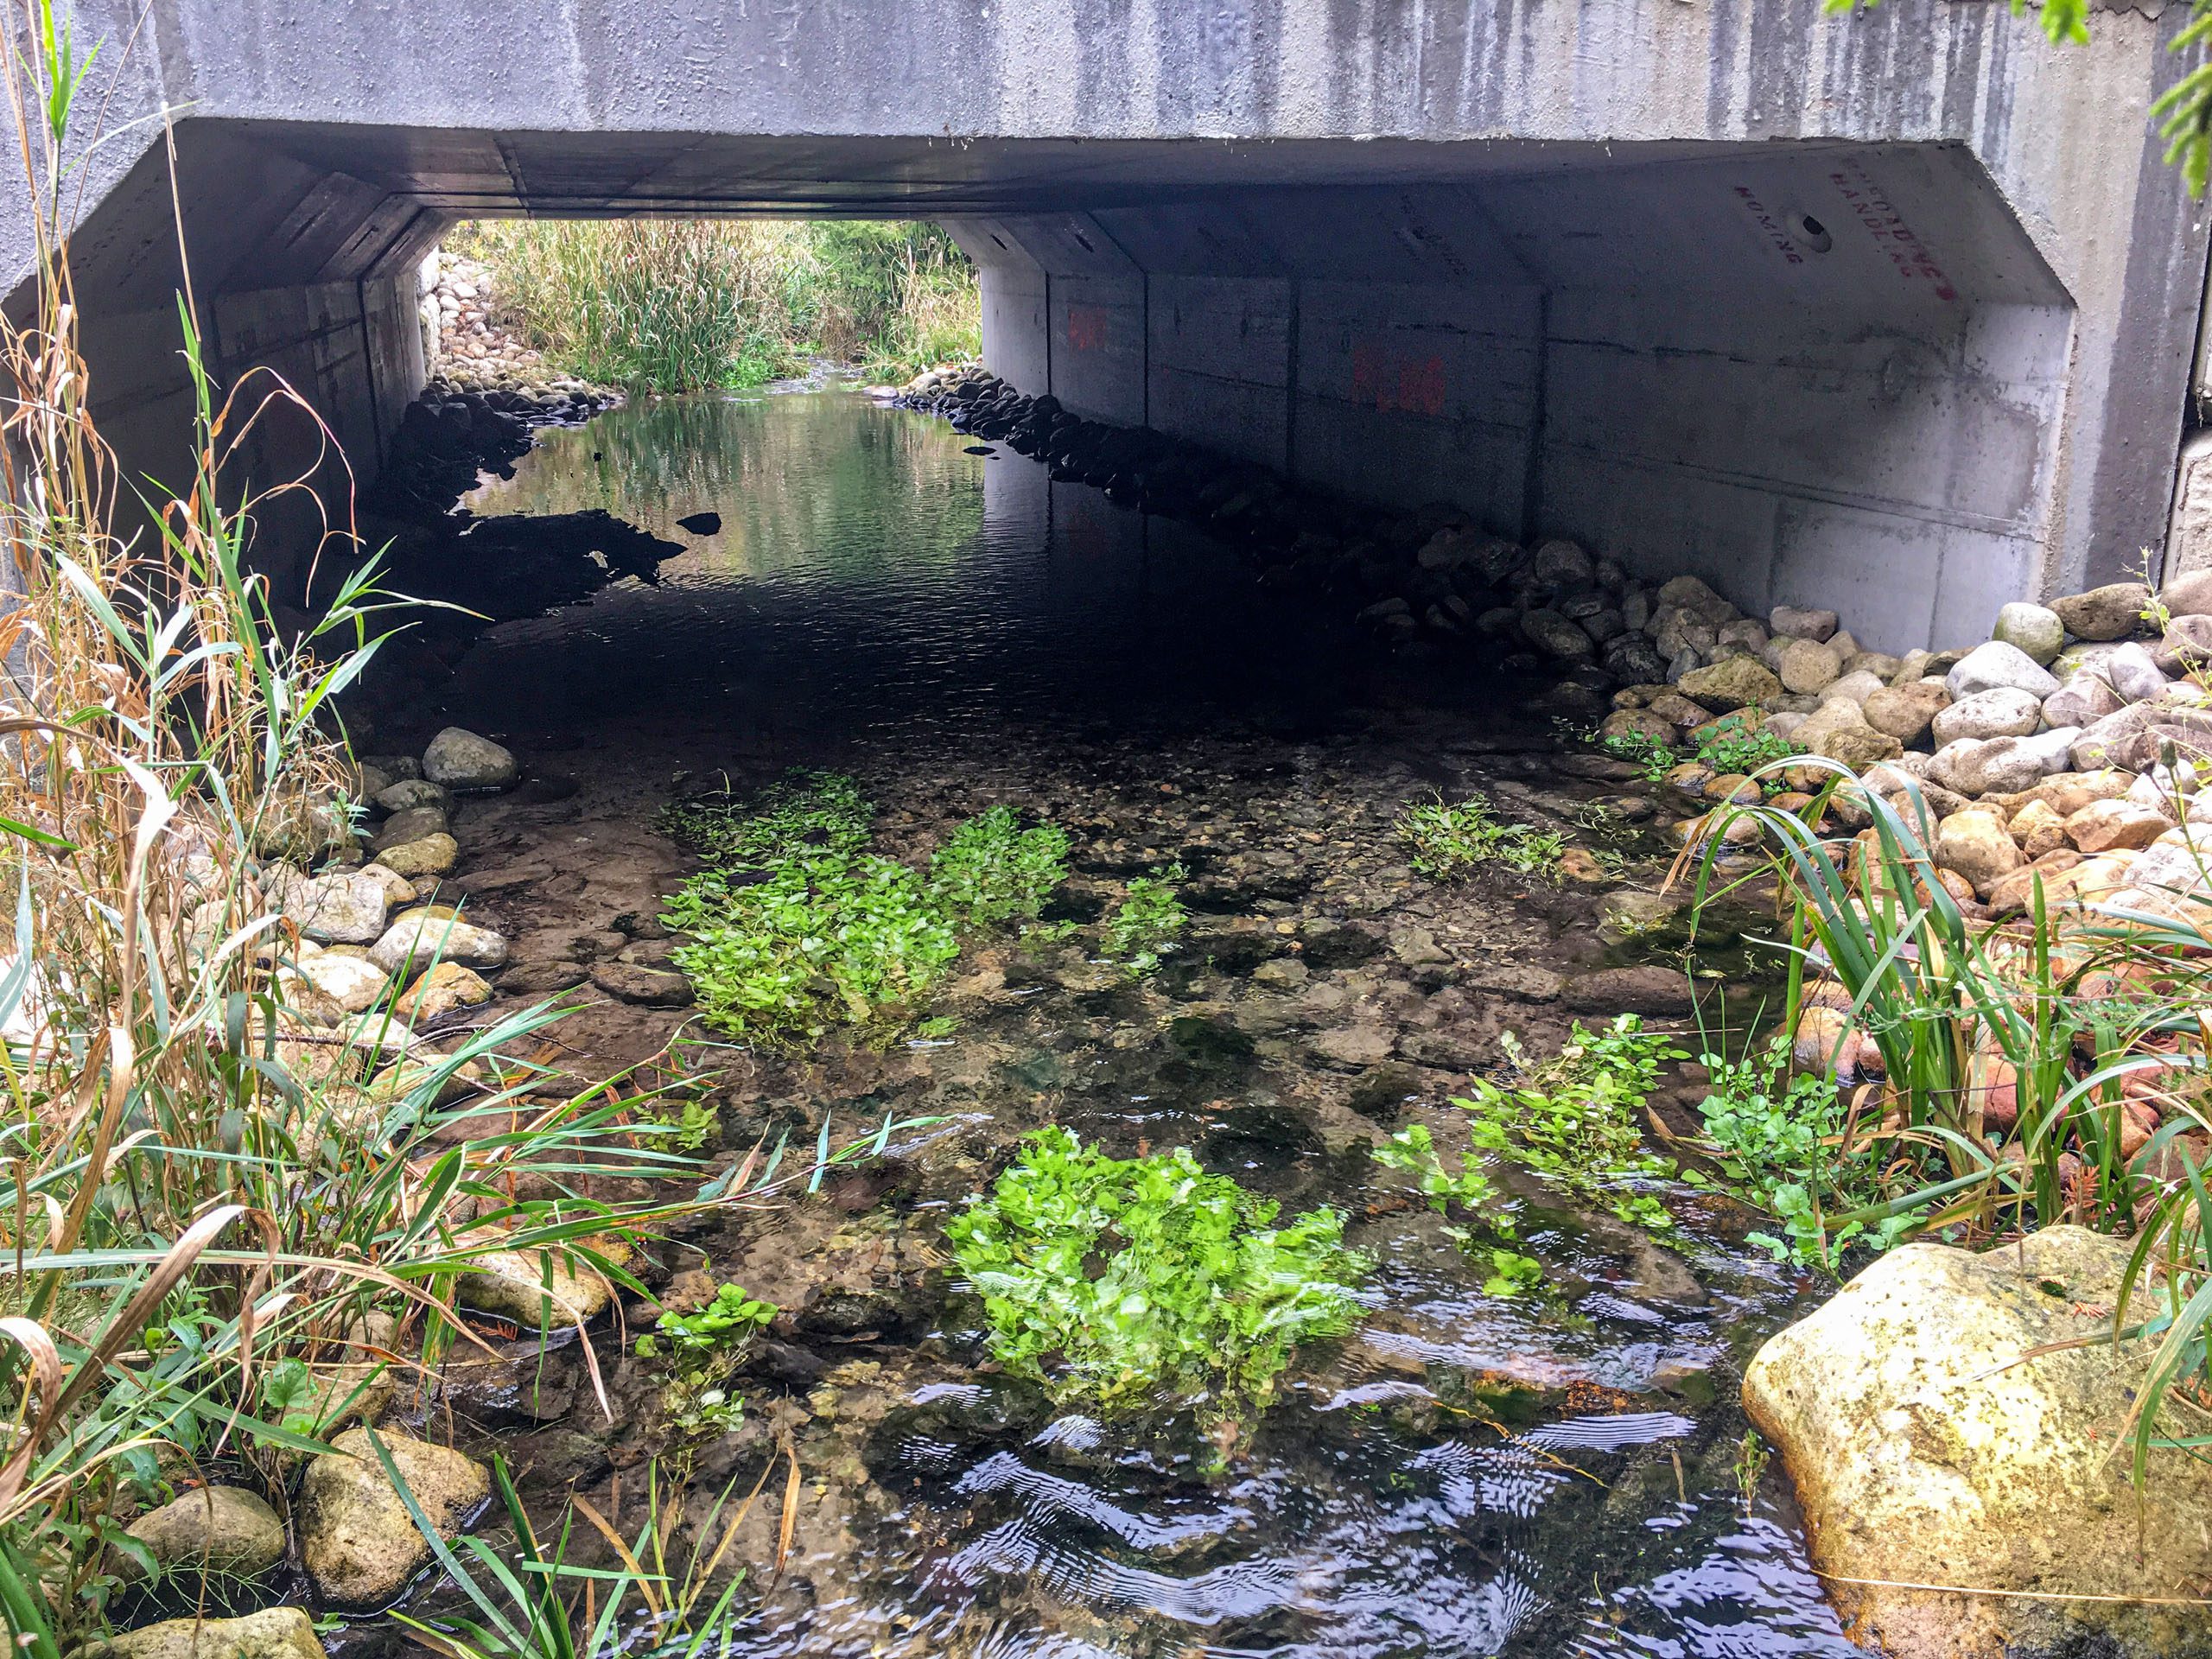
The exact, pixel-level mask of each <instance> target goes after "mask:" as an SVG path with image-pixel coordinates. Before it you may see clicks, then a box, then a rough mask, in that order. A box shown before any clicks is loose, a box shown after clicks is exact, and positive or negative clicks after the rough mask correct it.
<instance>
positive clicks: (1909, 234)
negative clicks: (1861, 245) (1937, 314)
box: [1828, 162, 1959, 300]
mask: <svg viewBox="0 0 2212 1659" xmlns="http://www.w3.org/2000/svg"><path fill="white" fill-rule="evenodd" d="M1828 182H1829V183H1831V184H1833V185H1834V186H1835V188H1836V190H1837V192H1838V193H1839V194H1841V196H1842V197H1843V200H1844V201H1845V203H1846V204H1847V206H1848V207H1850V209H1851V213H1852V216H1853V218H1854V219H1857V220H1858V221H1859V224H1860V225H1861V226H1864V227H1865V228H1866V234H1867V235H1868V236H1870V237H1872V238H1873V239H1874V243H1875V245H1876V246H1877V247H1878V248H1880V249H1881V251H1882V252H1883V253H1884V254H1885V256H1887V257H1888V259H1889V262H1890V264H1891V267H1892V268H1893V269H1894V270H1896V271H1897V275H1898V276H1899V277H1902V278H1904V280H1905V281H1906V282H1909V283H1911V282H1925V283H1930V284H1932V285H1933V286H1934V288H1935V289H1936V298H1937V299H1939V300H1955V299H1957V298H1958V297H1959V292H1958V289H1955V288H1954V287H1953V286H1952V285H1951V279H1950V278H1949V277H1947V276H1945V275H1944V274H1943V267H1942V265H1940V264H1937V263H1936V256H1935V254H1934V253H1932V252H1930V251H1929V247H1928V245H1927V244H1926V243H1924V242H1923V241H1922V240H1921V239H1920V236H1919V233H1918V232H1916V231H1915V230H1914V229H1913V228H1912V226H1910V225H1908V224H1906V223H1905V221H1904V215H1903V214H1902V213H1898V212H1897V207H1896V206H1895V205H1894V204H1893V203H1892V202H1891V200H1890V198H1889V194H1888V193H1887V192H1886V191H1885V190H1884V189H1883V188H1882V187H1881V186H1880V185H1878V184H1876V183H1875V182H1874V181H1873V180H1872V179H1871V178H1869V177H1868V176H1867V174H1866V168H1863V167H1861V166H1859V163H1858V162H1849V163H1847V164H1846V165H1845V166H1843V167H1840V168H1837V169H1836V170H1835V171H1834V172H1833V173H1831V174H1829V175H1828Z"/></svg>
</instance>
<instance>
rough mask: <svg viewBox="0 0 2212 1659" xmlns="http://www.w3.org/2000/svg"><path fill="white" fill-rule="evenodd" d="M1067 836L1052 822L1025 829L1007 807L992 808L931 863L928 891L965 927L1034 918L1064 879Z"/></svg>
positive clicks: (966, 825)
mask: <svg viewBox="0 0 2212 1659" xmlns="http://www.w3.org/2000/svg"><path fill="white" fill-rule="evenodd" d="M1067 873H1068V832H1067V831H1066V830H1065V829H1061V828H1060V827H1059V826H1058V824H1055V823H1040V824H1038V825H1036V826H1035V827H1034V828H1032V829H1023V828H1022V827H1021V821H1020V818H1018V817H1015V815H1014V809H1013V808H1012V807H1010V806H995V807H993V808H991V810H989V811H988V812H984V813H982V814H980V815H978V816H977V817H972V818H969V820H968V821H967V822H966V823H963V824H961V825H960V826H959V827H958V828H957V829H955V830H954V831H953V832H952V834H951V836H950V837H949V838H948V839H947V840H946V842H945V843H944V846H942V847H940V848H939V849H938V850H937V852H936V853H935V854H934V855H932V856H931V859H930V879H929V893H930V898H931V901H932V902H933V903H934V904H936V906H938V909H939V911H940V912H943V913H944V915H945V916H947V917H949V918H950V919H951V920H952V921H953V922H954V923H955V924H956V925H958V926H960V927H963V928H984V927H998V926H1001V925H1004V924H1006V923H1007V922H1012V921H1020V920H1027V919H1029V918H1033V917H1035V916H1036V914H1037V912H1039V911H1040V910H1042V909H1044V907H1045V900H1046V898H1048V897H1049V896H1050V895H1051V893H1052V889H1053V888H1054V887H1058V885H1059V884H1060V883H1061V882H1062V881H1063V880H1065V879H1066V878H1067Z"/></svg>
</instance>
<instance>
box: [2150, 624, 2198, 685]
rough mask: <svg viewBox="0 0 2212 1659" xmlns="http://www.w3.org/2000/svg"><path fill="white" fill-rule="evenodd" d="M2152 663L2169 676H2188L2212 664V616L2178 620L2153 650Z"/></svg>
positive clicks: (2167, 628) (2167, 629) (2169, 627)
mask: <svg viewBox="0 0 2212 1659" xmlns="http://www.w3.org/2000/svg"><path fill="white" fill-rule="evenodd" d="M2151 660H2152V661H2153V662H2155V663H2156V664H2158V667H2159V668H2160V670H2161V671H2164V672H2165V673H2168V674H2186V673H2188V672H2189V671H2190V670H2192V669H2198V668H2202V667H2203V666H2204V665H2205V664H2208V663H2212V615H2207V616H2177V617H2176V618H2174V620H2172V621H2171V623H2169V624H2168V625H2167V627H2166V631H2165V633H2164V635H2163V636H2162V637H2161V638H2160V639H2159V640H2158V644H2157V645H2155V646H2153V647H2152V652H2151Z"/></svg>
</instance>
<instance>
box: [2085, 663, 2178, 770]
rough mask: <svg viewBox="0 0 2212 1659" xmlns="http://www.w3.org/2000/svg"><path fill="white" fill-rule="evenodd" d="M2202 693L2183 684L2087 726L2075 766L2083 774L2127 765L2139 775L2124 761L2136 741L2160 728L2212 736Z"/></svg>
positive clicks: (2137, 767) (2170, 687)
mask: <svg viewBox="0 0 2212 1659" xmlns="http://www.w3.org/2000/svg"><path fill="white" fill-rule="evenodd" d="M2201 702H2202V693H2201V692H2199V691H2198V690H2197V689H2196V687H2195V686H2194V685H2191V684H2190V683H2188V682H2186V681H2183V683H2180V684H2177V685H2172V686H2169V687H2167V688H2166V690H2164V691H2162V692H2160V693H2159V694H2158V696H2154V697H2146V698H2145V699H2144V700H2143V701H2142V702H2131V703H2129V704H2128V705H2127V707H2126V708H2125V709H2121V710H2120V711H2119V713H2117V714H2111V715H2106V716H2105V717H2104V718H2103V719H2102V720H2100V721H2097V722H2096V723H2095V724H2094V725H2091V726H2085V727H2083V728H2082V734H2081V736H2080V738H2079V739H2078V740H2076V741H2075V746H2074V762H2075V766H2078V767H2080V768H2081V770H2082V771H2083V772H2094V771H2096V770H2097V769H2098V768H2100V767H2101V766H2126V768H2127V770H2129V771H2131V772H2139V771H2141V770H2142V768H2141V767H2140V766H2134V765H2132V764H2131V763H2130V762H2128V761H2127V760H2124V759H2122V755H2123V753H2125V752H2127V751H2129V750H2130V749H2131V748H2132V747H2133V740H2135V739H2136V738H2139V737H2140V736H2141V735H2142V734H2144V733H2145V732H2148V731H2150V730H2152V728H2158V727H2179V728H2184V729H2193V730H2198V731H2202V732H2203V733H2206V734H2212V709H2206V708H2203V707H2202V706H2201Z"/></svg>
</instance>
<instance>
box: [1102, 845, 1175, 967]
mask: <svg viewBox="0 0 2212 1659" xmlns="http://www.w3.org/2000/svg"><path fill="white" fill-rule="evenodd" d="M1183 876H1184V870H1183V867H1182V866H1181V865H1180V864H1170V865H1167V866H1166V867H1165V868H1161V869H1156V870H1154V872H1153V873H1152V874H1150V875H1133V876H1131V877H1130V878H1129V885H1128V892H1127V893H1125V894H1124V895H1123V896H1122V901H1121V903H1119V904H1118V905H1116V906H1114V910H1113V912H1112V914H1110V915H1109V916H1108V917H1107V918H1106V925H1105V928H1104V930H1103V932H1102V933H1101V935H1100V944H1102V945H1103V947H1104V950H1105V952H1106V955H1107V956H1108V957H1109V958H1111V959H1112V960H1114V961H1116V962H1120V963H1125V964H1126V965H1127V966H1128V970H1129V971H1130V972H1131V973H1133V974H1148V973H1150V972H1151V971H1152V970H1153V969H1155V968H1157V967H1158V966H1159V965H1160V952H1161V951H1163V950H1166V948H1167V946H1168V944H1170V943H1171V942H1172V941H1173V939H1174V938H1175V936H1176V935H1177V934H1179V933H1180V932H1181V931H1183V927H1184V925H1185V923H1186V922H1188V921H1189V920H1190V912H1188V911H1187V910H1185V909H1184V908H1183V899H1182V895H1181V894H1180V893H1178V892H1177V890H1176V888H1177V885H1178V884H1179V882H1180V881H1181V880H1183Z"/></svg>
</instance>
